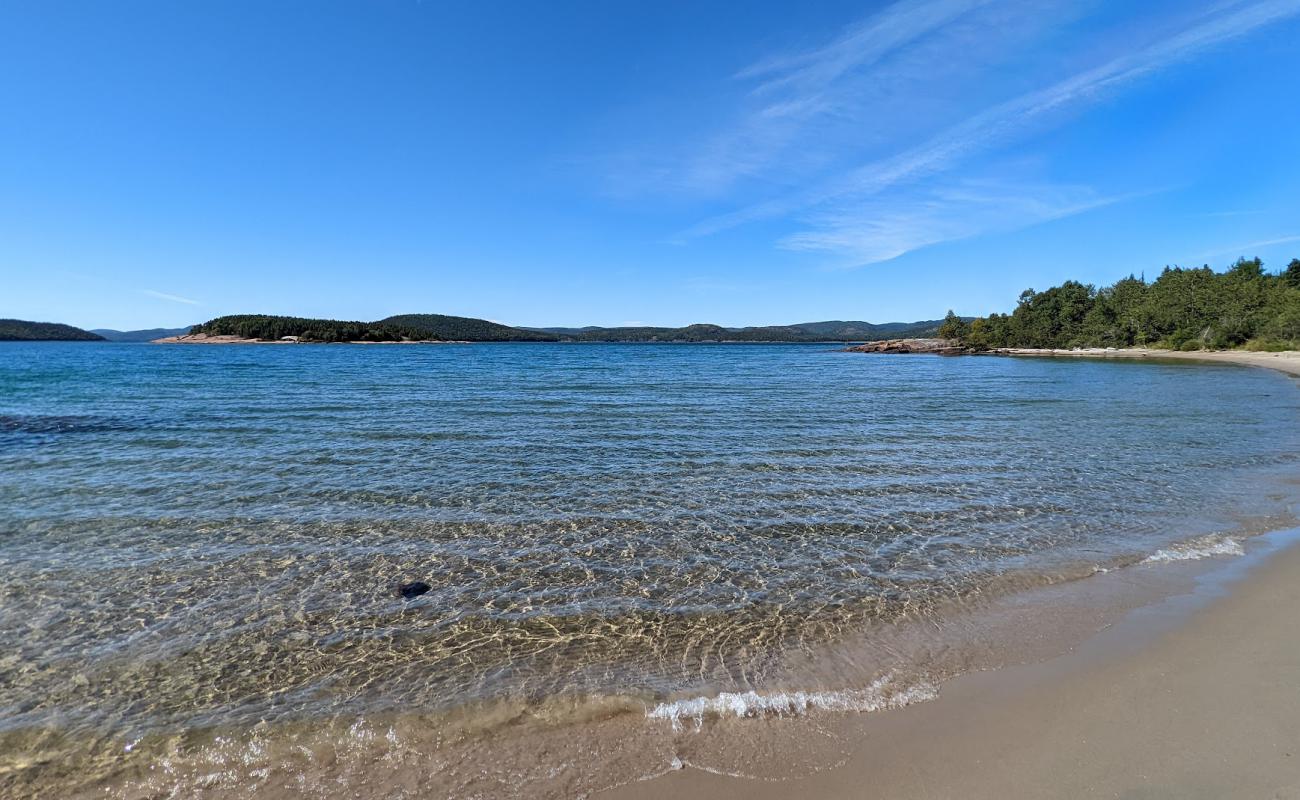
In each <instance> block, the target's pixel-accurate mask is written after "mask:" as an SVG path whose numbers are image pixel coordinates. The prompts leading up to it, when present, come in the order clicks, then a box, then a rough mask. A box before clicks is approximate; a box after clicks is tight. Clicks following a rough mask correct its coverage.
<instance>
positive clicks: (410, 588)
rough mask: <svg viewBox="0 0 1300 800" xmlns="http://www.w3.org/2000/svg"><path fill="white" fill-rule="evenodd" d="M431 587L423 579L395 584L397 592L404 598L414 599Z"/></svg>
mask: <svg viewBox="0 0 1300 800" xmlns="http://www.w3.org/2000/svg"><path fill="white" fill-rule="evenodd" d="M432 588H433V587H432V586H430V585H429V584H427V583H425V582H424V581H411V582H410V583H399V584H397V593H398V594H399V595H401V596H402V599H404V600H414V599H415V598H417V597H419V596H420V595H422V594H424V593H426V592H428V591H429V590H430V589H432Z"/></svg>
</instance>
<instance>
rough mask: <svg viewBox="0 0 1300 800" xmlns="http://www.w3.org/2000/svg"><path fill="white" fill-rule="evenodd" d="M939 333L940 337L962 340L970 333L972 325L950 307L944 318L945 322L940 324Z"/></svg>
mask: <svg viewBox="0 0 1300 800" xmlns="http://www.w3.org/2000/svg"><path fill="white" fill-rule="evenodd" d="M937 333H938V334H939V338H940V339H957V340H958V341H960V340H962V339H965V338H966V336H967V335H968V334H969V333H970V326H969V325H967V324H966V321H965V320H963V319H962V318H961V317H959V316H957V315H956V314H955V313H954V312H953V310H952V309H951V308H950V309H948V314H947V315H946V316H945V317H944V318H943V322H941V323H940V324H939V330H938V331H937Z"/></svg>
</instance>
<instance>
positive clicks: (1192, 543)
mask: <svg viewBox="0 0 1300 800" xmlns="http://www.w3.org/2000/svg"><path fill="white" fill-rule="evenodd" d="M1245 554H1246V550H1245V548H1243V547H1242V546H1241V542H1239V541H1237V540H1236V539H1233V538H1232V537H1230V536H1201V537H1199V538H1196V539H1191V540H1189V541H1186V542H1183V543H1182V544H1176V545H1174V546H1173V547H1170V548H1168V549H1166V550H1157V551H1155V552H1154V553H1152V554H1151V555H1149V556H1147V557H1146V560H1145V561H1144V562H1143V563H1145V564H1160V563H1168V562H1170V561H1194V560H1196V559H1198V558H1212V557H1214V556H1244V555H1245Z"/></svg>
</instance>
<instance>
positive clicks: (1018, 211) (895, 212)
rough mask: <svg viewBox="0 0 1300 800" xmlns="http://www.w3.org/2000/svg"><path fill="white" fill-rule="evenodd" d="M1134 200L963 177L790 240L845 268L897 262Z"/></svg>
mask: <svg viewBox="0 0 1300 800" xmlns="http://www.w3.org/2000/svg"><path fill="white" fill-rule="evenodd" d="M1132 196H1133V195H1111V196H1100V195H1098V194H1097V192H1096V191H1094V190H1093V189H1091V188H1090V187H1087V186H1054V185H1046V184H1045V185H1026V184H1009V183H995V182H988V181H974V180H966V181H960V182H958V183H955V184H953V185H947V186H942V187H939V188H937V189H934V190H931V191H928V192H924V193H918V194H917V196H915V197H912V198H909V199H907V200H905V201H898V200H892V199H891V200H889V201H887V202H884V201H867V202H864V203H863V204H861V205H858V206H856V207H849V206H845V207H840V208H837V209H835V210H834V211H830V212H826V213H823V214H821V215H820V216H818V217H817V218H816V219H814V220H812V228H811V229H809V230H806V231H803V232H801V233H797V234H793V235H791V236H788V237H786V238H785V239H783V240H782V241H781V242H780V245H781V246H782V247H784V248H786V249H790V250H806V251H813V252H821V253H828V254H831V255H834V256H836V257H837V258H838V259H839V266H841V267H846V268H847V267H856V266H863V265H866V264H874V263H878V262H881V261H888V260H890V259H893V258H898V257H899V256H901V255H904V254H906V253H910V252H912V251H913V250H918V249H920V248H922V247H928V246H930V245H935V244H941V243H944V242H952V241H958V240H961V239H967V238H970V237H973V236H978V235H981V234H987V233H995V232H1010V231H1014V230H1020V229H1023V228H1026V227H1029V226H1031V225H1037V224H1040V223H1043V222H1048V221H1050V220H1056V219H1062V218H1065V217H1069V216H1073V215H1075V214H1082V213H1084V212H1086V211H1091V210H1093V209H1097V208H1101V207H1103V206H1108V205H1112V204H1114V203H1118V202H1121V201H1123V200H1126V199H1129V198H1130V197H1132Z"/></svg>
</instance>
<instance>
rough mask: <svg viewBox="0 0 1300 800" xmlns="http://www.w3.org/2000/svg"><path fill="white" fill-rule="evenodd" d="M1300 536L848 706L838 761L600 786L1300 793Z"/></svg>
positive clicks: (634, 790) (756, 796)
mask: <svg viewBox="0 0 1300 800" xmlns="http://www.w3.org/2000/svg"><path fill="white" fill-rule="evenodd" d="M1298 534H1300V532H1297V531H1290V532H1287V533H1283V534H1273V535H1269V536H1265V537H1261V540H1260V541H1259V543H1258V544H1257V546H1255V547H1253V548H1252V551H1251V555H1248V556H1247V557H1245V558H1241V559H1235V560H1229V561H1222V562H1216V567H1215V568H1214V569H1213V570H1211V571H1210V572H1207V573H1205V574H1204V575H1202V576H1201V577H1200V578H1199V579H1198V580H1197V585H1196V589H1195V590H1194V591H1192V592H1190V593H1184V594H1181V595H1175V596H1173V597H1170V598H1168V599H1166V600H1163V601H1161V602H1158V603H1156V604H1154V605H1151V606H1148V607H1146V608H1143V609H1140V610H1138V611H1135V612H1132V613H1130V614H1129V615H1127V616H1126V617H1125V618H1124V619H1123V620H1122V621H1121V622H1119V623H1118V624H1116V625H1114V626H1112V627H1110V628H1108V629H1106V630H1105V631H1103V632H1102V633H1100V634H1098V635H1097V636H1095V637H1093V638H1091V639H1089V640H1088V641H1087V642H1085V643H1084V644H1082V645H1081V646H1079V647H1077V648H1076V649H1074V650H1073V651H1071V652H1070V653H1067V654H1066V655H1064V656H1060V657H1058V658H1054V659H1050V660H1048V661H1045V662H1041V663H1037V664H1031V665H1025V666H1013V667H1007V668H1004V669H1000V670H994V671H990V672H983V673H974V674H970V675H966V676H963V677H960V678H957V679H955V680H953V681H951V682H949V683H947V684H945V685H944V686H943V687H942V691H941V695H940V697H939V699H937V700H935V701H933V702H929V703H922V704H919V705H915V706H910V707H908V708H905V709H900V710H897V711H887V712H881V713H876V714H865V715H857V716H855V717H851V718H846V719H845V720H843V721H842V722H841V724H840V725H839V726H838V728H837V730H836V733H837V737H836V738H839V739H841V740H842V741H849V742H851V752H850V753H849V755H848V757H847V759H846V760H845V763H843V765H841V766H839V767H837V768H833V769H829V770H826V771H823V772H819V773H816V774H813V775H811V776H808V777H802V778H796V779H793V780H788V781H771V780H752V779H745V778H736V777H728V776H723V775H719V774H715V773H710V772H705V771H702V770H698V769H694V768H692V767H691V766H690V765H689V764H688V765H687V766H685V768H684V769H682V770H679V771H674V772H670V773H667V774H665V775H663V776H660V777H657V778H653V779H650V780H645V781H640V782H637V783H632V784H629V785H626V786H623V787H620V788H619V789H616V790H613V791H611V792H608V793H605V794H602V795H600V796H601V797H603V798H608V800H614V799H615V798H617V799H618V800H635V799H638V798H653V797H680V798H695V797H699V798H706V797H707V798H744V800H764V799H765V798H773V800H775V798H789V797H796V796H797V797H805V798H877V797H879V798H891V799H896V798H1015V797H1033V798H1076V797H1122V798H1207V799H1208V798H1238V797H1240V798H1294V797H1300V615H1298V614H1297V613H1296V608H1297V607H1300V547H1297V546H1296V544H1295V542H1296V540H1297V538H1300V535H1298Z"/></svg>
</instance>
